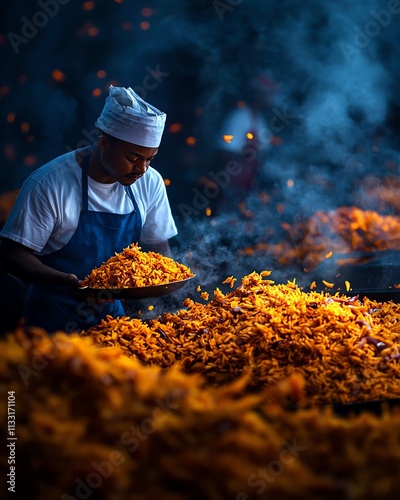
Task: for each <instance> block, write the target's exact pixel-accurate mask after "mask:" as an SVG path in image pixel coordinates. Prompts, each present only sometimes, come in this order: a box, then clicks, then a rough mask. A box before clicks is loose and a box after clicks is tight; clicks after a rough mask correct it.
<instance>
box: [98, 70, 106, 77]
mask: <svg viewBox="0 0 400 500" xmlns="http://www.w3.org/2000/svg"><path fill="white" fill-rule="evenodd" d="M96 76H97V78H105V77H106V76H107V73H106V72H105V71H104V69H99V71H98V72H97V73H96Z"/></svg>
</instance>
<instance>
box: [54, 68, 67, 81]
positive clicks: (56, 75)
mask: <svg viewBox="0 0 400 500" xmlns="http://www.w3.org/2000/svg"><path fill="white" fill-rule="evenodd" d="M51 76H52V77H53V80H55V81H56V82H63V81H64V80H65V75H64V73H63V72H62V71H61V70H60V69H54V70H53V71H52V72H51Z"/></svg>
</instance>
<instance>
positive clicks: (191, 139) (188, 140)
mask: <svg viewBox="0 0 400 500" xmlns="http://www.w3.org/2000/svg"><path fill="white" fill-rule="evenodd" d="M196 142H197V139H196V137H193V136H192V135H190V136H189V137H186V144H187V145H188V146H194V145H195V144H196Z"/></svg>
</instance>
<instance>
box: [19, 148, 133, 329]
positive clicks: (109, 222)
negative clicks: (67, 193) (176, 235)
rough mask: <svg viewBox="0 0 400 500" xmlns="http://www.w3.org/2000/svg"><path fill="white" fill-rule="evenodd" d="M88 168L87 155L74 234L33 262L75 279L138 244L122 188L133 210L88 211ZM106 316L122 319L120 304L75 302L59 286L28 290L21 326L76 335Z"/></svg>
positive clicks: (80, 277)
mask: <svg viewBox="0 0 400 500" xmlns="http://www.w3.org/2000/svg"><path fill="white" fill-rule="evenodd" d="M88 167H89V155H87V156H85V157H84V160H83V164H82V210H81V213H80V216H79V222H78V226H77V228H76V230H75V233H74V234H73V236H72V238H71V239H70V241H69V242H68V243H67V244H66V245H65V246H64V247H63V248H61V249H60V250H58V251H56V252H53V253H51V254H48V255H45V256H40V257H38V258H39V259H40V260H41V261H42V262H43V264H45V265H46V266H49V267H52V268H54V269H57V270H58V271H62V272H64V273H72V274H75V275H76V276H77V277H78V278H79V279H80V280H82V279H83V278H84V277H85V276H87V275H88V274H89V273H90V271H91V270H92V269H94V268H95V267H99V266H100V265H101V264H102V263H103V262H105V261H106V260H107V259H109V258H110V257H111V256H113V255H114V254H115V252H121V251H122V250H123V249H124V248H126V247H127V246H129V245H130V244H131V243H133V242H139V239H140V234H141V228H142V220H141V216H140V212H139V209H138V206H137V203H136V200H135V198H134V196H133V193H132V190H131V188H130V187H129V186H127V187H126V188H125V189H126V193H127V194H128V196H129V197H130V198H131V200H132V203H133V206H134V210H133V211H132V212H131V213H129V214H113V213H107V212H94V211H89V210H88ZM103 298H106V297H103ZM109 298H111V296H110V297H109ZM108 314H110V315H111V316H113V317H117V316H121V315H125V312H124V309H123V307H122V303H121V301H120V300H116V301H115V302H114V303H110V302H105V303H103V304H97V303H95V302H94V301H90V300H89V301H87V300H83V301H79V300H77V299H75V298H74V297H73V296H72V295H71V293H70V292H69V291H68V289H67V287H66V286H63V285H49V286H47V285H46V286H37V285H31V286H30V287H29V289H28V292H27V296H26V299H25V305H24V317H25V323H26V324H27V325H30V326H39V327H42V328H45V329H46V330H47V331H48V332H50V333H52V332H54V331H55V330H63V331H65V332H67V333H71V332H72V331H81V330H83V329H87V328H89V327H90V326H93V325H97V324H98V323H99V322H100V320H101V319H102V318H105V317H106V315H108Z"/></svg>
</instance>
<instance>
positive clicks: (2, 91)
mask: <svg viewBox="0 0 400 500" xmlns="http://www.w3.org/2000/svg"><path fill="white" fill-rule="evenodd" d="M9 93H10V87H9V86H8V85H3V86H2V87H0V95H7V94H9Z"/></svg>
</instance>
